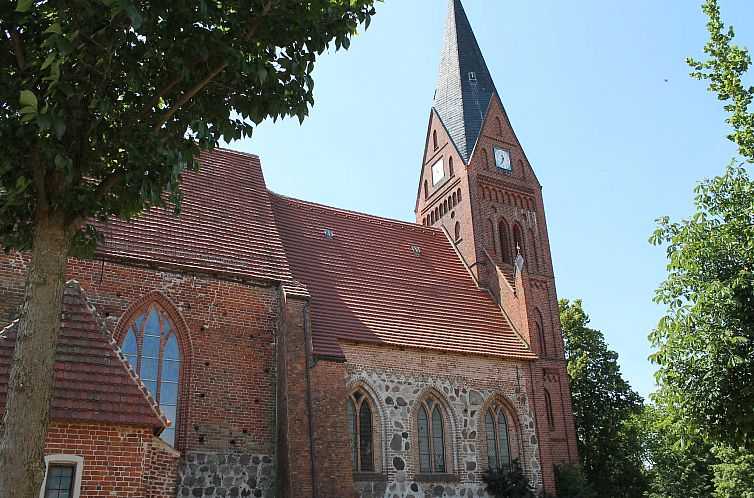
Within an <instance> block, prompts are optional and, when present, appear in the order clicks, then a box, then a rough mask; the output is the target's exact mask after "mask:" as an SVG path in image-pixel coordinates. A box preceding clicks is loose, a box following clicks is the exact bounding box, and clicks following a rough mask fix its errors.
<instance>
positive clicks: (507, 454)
mask: <svg viewBox="0 0 754 498" xmlns="http://www.w3.org/2000/svg"><path fill="white" fill-rule="evenodd" d="M484 432H485V435H486V439H487V462H488V463H489V465H490V468H491V469H494V468H496V467H504V466H506V465H510V464H511V447H510V441H509V437H508V419H507V418H506V416H505V411H504V410H503V409H502V408H501V407H500V405H499V404H498V403H492V406H490V408H489V409H488V410H487V413H486V414H485V416H484Z"/></svg>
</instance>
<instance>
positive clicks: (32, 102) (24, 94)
mask: <svg viewBox="0 0 754 498" xmlns="http://www.w3.org/2000/svg"><path fill="white" fill-rule="evenodd" d="M18 101H19V102H20V103H21V105H23V106H30V107H33V108H34V109H36V108H37V96H36V95H34V92H32V91H31V90H21V95H20V96H19V98H18Z"/></svg>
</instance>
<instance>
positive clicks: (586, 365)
mask: <svg viewBox="0 0 754 498" xmlns="http://www.w3.org/2000/svg"><path fill="white" fill-rule="evenodd" d="M559 305H560V320H561V323H562V325H563V337H564V339H565V356H566V360H567V362H568V376H569V377H570V380H571V393H572V397H573V411H574V422H575V424H576V434H577V436H578V443H579V456H580V458H581V463H582V466H583V469H584V472H585V473H586V476H587V479H588V481H589V483H591V484H592V485H593V486H594V491H595V492H596V493H597V495H598V496H612V497H616V498H617V497H634V496H642V493H643V491H644V489H645V487H646V482H645V476H644V472H643V461H642V457H643V448H642V444H641V442H642V438H641V434H640V432H639V431H638V430H637V428H636V425H635V424H633V423H632V419H633V417H635V416H636V415H638V414H639V413H641V410H642V398H641V396H639V394H638V393H636V392H635V391H634V390H633V389H631V386H630V385H629V384H628V382H626V381H625V379H623V376H622V375H621V373H620V367H619V366H618V354H617V353H616V352H615V351H611V350H610V349H608V347H607V344H606V343H605V340H604V336H603V335H602V332H600V331H599V330H595V329H592V328H590V327H588V326H587V325H588V323H589V316H588V315H587V314H586V313H585V312H584V309H583V307H582V304H581V300H575V301H573V302H569V301H568V300H567V299H561V300H560V302H559Z"/></svg>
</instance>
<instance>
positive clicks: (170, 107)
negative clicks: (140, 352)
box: [0, 0, 374, 251]
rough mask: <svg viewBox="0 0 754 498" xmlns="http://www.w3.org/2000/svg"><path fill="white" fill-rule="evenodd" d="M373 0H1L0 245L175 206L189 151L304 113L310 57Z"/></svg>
mask: <svg viewBox="0 0 754 498" xmlns="http://www.w3.org/2000/svg"><path fill="white" fill-rule="evenodd" d="M373 2H374V0H311V1H307V2H300V1H295V0H231V1H224V0H215V1H206V0H171V1H170V2H153V1H147V0H56V1H54V2H52V1H33V0H18V1H17V2H2V4H0V47H1V48H0V102H1V104H0V192H2V193H1V194H0V236H1V237H2V243H3V246H4V247H5V248H6V249H9V248H15V249H29V248H30V247H31V245H32V233H33V228H34V225H35V221H36V220H38V219H39V218H40V217H49V216H54V217H56V218H59V219H60V222H59V223H62V224H63V225H64V226H65V227H66V228H67V229H68V230H72V231H75V230H78V228H79V227H81V226H82V224H83V223H84V221H85V220H87V219H98V220H100V221H104V220H106V219H107V218H108V217H109V216H117V217H121V218H129V217H131V216H133V215H134V214H136V213H138V212H140V211H142V210H143V209H144V208H147V207H148V206H150V205H162V204H163V202H164V201H165V200H168V201H172V202H178V201H179V200H180V189H179V180H180V174H181V172H182V171H184V169H186V168H194V167H195V166H196V159H195V158H196V155H197V153H198V151H199V149H201V148H205V149H207V148H211V147H213V146H215V145H217V144H218V142H219V140H220V139H224V140H226V141H230V140H233V139H238V138H242V137H247V136H250V135H251V133H252V127H253V125H252V123H259V122H261V121H262V120H263V119H265V118H273V119H277V118H280V117H284V116H297V117H298V118H299V119H301V120H303V119H304V117H305V116H306V115H307V113H308V109H309V106H311V105H312V104H313V102H314V98H313V95H312V90H313V88H314V81H313V79H312V70H313V68H314V63H315V60H316V57H317V56H318V55H320V54H322V52H323V51H324V50H326V49H327V48H328V47H329V46H331V45H333V44H334V46H335V47H336V48H340V47H346V48H347V47H348V46H349V42H350V38H349V37H350V36H352V35H353V34H355V32H356V29H357V27H358V26H359V24H360V23H366V24H367V25H368V24H369V21H370V19H371V16H372V15H373V14H374V9H373V5H372V4H373ZM163 191H166V192H167V193H168V195H167V196H166V197H163ZM93 234H94V231H93V229H92V228H91V227H89V229H88V230H87V231H85V232H78V234H77V237H76V240H75V244H74V249H77V250H79V251H80V250H82V249H89V250H91V249H92V242H93V240H92V238H91V235H93Z"/></svg>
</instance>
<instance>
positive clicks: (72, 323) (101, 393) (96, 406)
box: [0, 282, 168, 431]
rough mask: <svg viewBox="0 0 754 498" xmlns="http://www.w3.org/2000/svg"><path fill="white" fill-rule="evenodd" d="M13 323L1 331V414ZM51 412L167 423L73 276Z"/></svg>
mask: <svg viewBox="0 0 754 498" xmlns="http://www.w3.org/2000/svg"><path fill="white" fill-rule="evenodd" d="M17 325H18V321H15V322H13V323H12V324H11V325H9V326H8V327H6V328H5V329H4V330H3V331H2V332H0V414H2V413H4V412H5V400H6V396H7V392H8V376H9V373H10V367H11V361H12V359H13V351H14V349H15V346H16V333H17V332H16V327H17ZM145 392H146V395H145ZM111 400H112V401H117V403H114V402H112V401H111ZM124 414H125V415H124ZM51 417H52V418H53V419H58V420H85V421H94V422H104V423H127V424H133V425H139V426H147V427H152V428H154V429H156V430H157V431H161V430H162V429H164V428H165V427H166V426H167V424H168V421H167V419H166V418H165V415H164V414H163V413H162V412H161V411H160V409H159V408H158V406H157V404H156V403H155V401H154V399H153V398H152V396H151V395H149V393H148V391H146V388H144V384H143V383H142V382H141V381H140V380H139V378H138V376H137V375H136V374H135V373H134V371H133V369H132V368H131V367H130V365H129V364H128V361H127V360H126V358H125V356H123V354H122V353H121V351H120V349H119V348H118V347H117V346H116V345H115V342H114V340H113V338H112V336H111V335H110V333H109V332H108V330H107V329H106V328H105V326H104V324H103V323H102V322H101V321H100V320H99V318H98V317H97V314H96V312H95V311H94V308H93V307H92V306H91V305H90V304H89V302H88V301H87V300H86V296H85V295H84V293H83V291H82V290H81V288H80V287H79V286H78V284H77V283H76V282H69V283H68V284H67V285H66V289H65V294H64V297H63V320H62V321H61V325H60V333H59V335H58V344H57V349H56V353H55V380H54V384H53V401H52V412H51Z"/></svg>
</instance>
